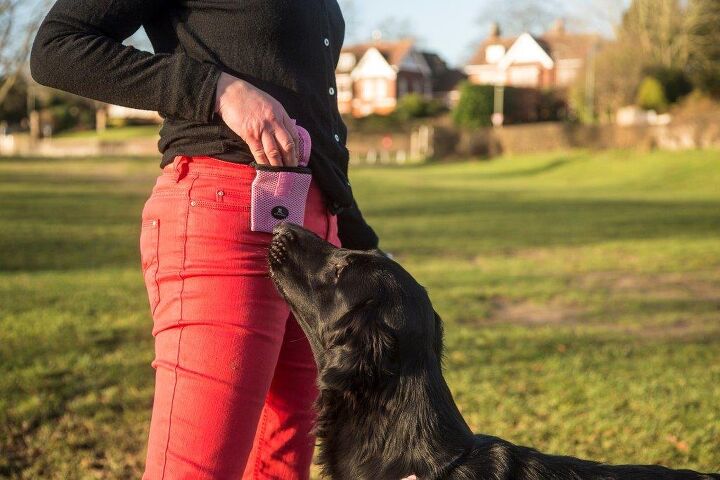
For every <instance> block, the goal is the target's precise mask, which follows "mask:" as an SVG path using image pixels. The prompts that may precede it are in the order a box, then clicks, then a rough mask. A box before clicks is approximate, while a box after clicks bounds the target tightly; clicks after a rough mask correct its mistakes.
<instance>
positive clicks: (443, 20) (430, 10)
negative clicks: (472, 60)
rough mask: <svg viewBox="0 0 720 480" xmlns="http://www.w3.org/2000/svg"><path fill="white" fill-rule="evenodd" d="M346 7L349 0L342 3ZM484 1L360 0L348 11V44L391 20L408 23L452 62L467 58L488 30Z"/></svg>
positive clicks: (424, 43) (414, 32)
mask: <svg viewBox="0 0 720 480" xmlns="http://www.w3.org/2000/svg"><path fill="white" fill-rule="evenodd" d="M340 3H341V5H343V7H345V2H342V1H341V2H340ZM482 3H483V2H482V0H480V1H479V0H441V1H437V0H356V1H355V2H352V7H351V8H346V10H345V12H344V13H345V17H346V18H345V20H346V22H347V23H348V24H349V25H350V27H351V28H350V29H349V30H350V31H349V32H348V33H349V35H348V38H346V41H345V43H346V44H348V43H351V42H354V41H360V40H367V39H368V38H370V36H371V35H372V31H373V30H375V29H377V27H378V26H380V25H382V23H383V22H384V21H385V20H386V19H388V18H393V19H396V20H397V21H400V22H403V21H404V23H406V24H407V25H404V26H407V27H409V28H410V30H411V32H412V33H413V35H414V36H416V37H418V39H419V40H420V41H421V42H422V46H423V47H425V48H428V49H430V50H434V51H436V52H437V53H440V54H441V55H442V56H443V58H445V60H447V61H448V62H449V63H451V64H455V65H459V64H461V63H462V61H463V60H465V58H464V57H467V56H468V55H469V54H470V53H471V51H472V48H473V47H474V46H475V45H476V44H477V42H478V40H480V39H481V38H482V37H484V36H485V34H486V31H484V30H485V29H484V28H483V26H482V25H481V24H480V21H479V16H480V13H481V10H482V5H481V4H482Z"/></svg>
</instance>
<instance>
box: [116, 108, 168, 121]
mask: <svg viewBox="0 0 720 480" xmlns="http://www.w3.org/2000/svg"><path fill="white" fill-rule="evenodd" d="M107 117H108V119H121V120H140V121H146V122H149V123H162V117H161V116H160V114H159V113H158V112H155V111H152V110H138V109H136V108H129V107H122V106H120V105H107Z"/></svg>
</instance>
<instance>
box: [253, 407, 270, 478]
mask: <svg viewBox="0 0 720 480" xmlns="http://www.w3.org/2000/svg"><path fill="white" fill-rule="evenodd" d="M265 402H266V403H267V400H266V401H265ZM266 425H267V405H265V406H264V407H263V410H262V418H261V419H260V431H259V432H258V444H257V452H256V453H255V468H254V469H253V477H254V478H256V479H257V478H260V463H261V462H262V453H263V451H264V447H265V428H266Z"/></svg>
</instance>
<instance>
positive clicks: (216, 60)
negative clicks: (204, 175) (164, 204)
mask: <svg viewBox="0 0 720 480" xmlns="http://www.w3.org/2000/svg"><path fill="white" fill-rule="evenodd" d="M141 26H143V27H144V28H145V31H146V32H147V35H148V37H149V38H150V41H151V43H152V45H153V49H154V50H155V53H154V54H153V53H149V52H143V51H140V50H137V49H135V48H133V47H131V46H126V45H123V44H122V42H123V40H125V39H126V38H128V37H129V36H130V35H132V34H133V33H134V32H135V31H137V30H138V29H139V28H140V27H141ZM343 37H344V22H343V17H342V13H341V12H340V8H339V6H338V4H337V2H336V1H334V0H302V1H299V0H242V1H240V0H57V1H56V3H55V5H54V6H53V8H52V9H51V10H50V13H49V14H48V15H47V17H46V18H45V20H44V22H43V23H42V25H41V27H40V30H39V31H38V34H37V37H36V39H35V43H34V44H33V49H32V55H31V62H30V66H31V71H32V75H33V78H35V80H36V81H38V82H39V83H41V84H44V85H48V86H51V87H54V88H58V89H61V90H65V91H68V92H72V93H75V94H78V95H82V96H85V97H89V98H93V99H96V100H100V101H103V102H108V103H113V104H117V105H123V106H127V107H134V108H140V109H144V110H156V111H158V112H159V113H160V114H161V115H162V116H163V118H164V124H163V127H162V130H161V132H160V137H161V138H160V143H159V148H160V151H161V152H162V153H163V157H162V162H161V165H162V166H164V165H166V164H168V163H170V162H171V161H172V159H173V157H174V156H176V155H210V156H216V157H219V158H222V159H223V160H227V161H233V162H240V163H247V162H250V161H252V155H251V154H250V152H249V149H248V146H247V145H246V144H245V142H243V141H242V139H241V138H240V137H239V136H238V135H236V134H235V133H234V132H233V131H232V130H230V128H228V127H227V125H225V123H223V121H222V119H220V118H219V117H217V116H216V115H215V114H214V113H213V111H214V102H215V88H216V85H217V80H218V77H219V75H220V73H221V71H225V72H227V73H229V74H231V75H234V76H236V77H238V78H241V79H243V80H246V81H248V82H250V83H251V84H253V85H255V86H256V87H258V88H260V89H262V90H264V91H266V92H267V93H269V94H270V95H271V96H273V97H274V98H275V99H276V100H278V101H279V102H280V103H281V104H282V105H283V106H284V107H285V109H286V110H287V112H288V114H289V115H290V117H291V118H295V119H296V120H297V121H298V124H299V125H302V126H303V127H305V128H306V129H307V130H308V131H309V132H310V135H311V137H312V140H313V149H312V156H311V161H310V166H311V168H312V170H313V175H314V177H315V179H316V181H317V182H318V185H319V186H320V188H321V189H322V191H323V192H324V194H325V197H326V200H327V203H328V207H329V208H330V210H331V211H333V212H334V213H338V228H339V235H340V240H341V241H342V243H343V246H346V247H348V248H357V249H370V248H374V247H376V246H377V236H376V235H375V233H374V232H373V231H372V229H371V228H370V227H369V226H368V225H367V224H366V223H365V221H364V220H363V218H362V215H361V214H360V211H359V210H358V208H357V205H356V203H355V202H354V200H353V196H352V191H351V189H350V183H349V182H348V179H347V167H348V158H349V155H348V151H347V149H346V148H345V142H346V140H347V129H346V127H345V125H344V123H343V121H342V119H341V117H340V114H339V112H338V107H337V86H336V84H335V66H336V64H337V61H338V58H339V55H340V49H341V46H342V42H343Z"/></svg>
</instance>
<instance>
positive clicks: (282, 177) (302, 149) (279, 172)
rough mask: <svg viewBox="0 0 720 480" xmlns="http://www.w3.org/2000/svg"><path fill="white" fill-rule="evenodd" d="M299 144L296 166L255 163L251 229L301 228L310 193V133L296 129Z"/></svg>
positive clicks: (268, 230) (300, 128)
mask: <svg viewBox="0 0 720 480" xmlns="http://www.w3.org/2000/svg"><path fill="white" fill-rule="evenodd" d="M297 130H298V137H299V139H300V145H298V146H297V147H298V148H297V152H298V157H299V158H298V166H297V167H273V166H270V165H259V164H257V163H254V164H253V166H254V167H255V180H254V181H253V184H252V194H251V201H250V230H252V231H253V232H268V233H270V232H272V230H273V228H275V226H276V225H277V224H279V223H281V222H290V223H294V224H296V225H300V226H302V225H303V222H304V220H305V201H306V200H307V196H308V191H309V190H310V180H311V179H312V175H311V174H310V169H309V168H308V166H307V164H308V163H309V161H310V150H311V141H310V134H309V133H308V132H307V130H305V129H304V128H302V127H300V126H298V127H297Z"/></svg>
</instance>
